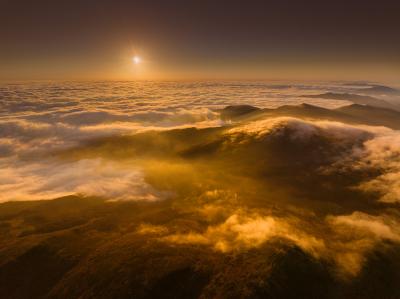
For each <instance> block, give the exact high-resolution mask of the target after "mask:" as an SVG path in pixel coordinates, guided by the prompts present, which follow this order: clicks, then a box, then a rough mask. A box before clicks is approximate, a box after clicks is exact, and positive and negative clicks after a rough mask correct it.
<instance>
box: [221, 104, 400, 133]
mask: <svg viewBox="0 0 400 299" xmlns="http://www.w3.org/2000/svg"><path fill="white" fill-rule="evenodd" d="M230 109H234V108H233V107H231V108H230ZM247 111H248V112H247V113H245V110H242V113H241V114H240V115H239V116H233V115H231V117H230V119H231V120H243V119H248V120H254V119H258V118H263V117H277V116H291V117H298V118H311V119H319V120H331V121H340V122H344V123H349V124H364V125H371V126H376V125H380V126H386V127H388V128H392V129H396V130H398V129H400V111H397V110H392V109H388V108H381V107H374V106H370V105H360V104H352V105H349V106H344V107H340V108H337V109H327V108H322V107H318V106H314V105H310V104H301V105H294V106H291V105H285V106H281V107H279V108H276V109H261V110H256V109H249V108H247ZM226 117H227V116H226Z"/></svg>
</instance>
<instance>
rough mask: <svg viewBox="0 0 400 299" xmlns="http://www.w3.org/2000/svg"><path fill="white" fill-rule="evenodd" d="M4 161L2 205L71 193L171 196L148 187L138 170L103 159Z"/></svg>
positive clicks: (117, 196) (121, 197)
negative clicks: (30, 161)
mask: <svg viewBox="0 0 400 299" xmlns="http://www.w3.org/2000/svg"><path fill="white" fill-rule="evenodd" d="M1 162H2V165H1V168H0V202H4V201H9V200H43V199H53V198H57V197H61V196H66V195H71V194H82V195H85V196H101V197H104V198H106V199H110V200H145V201H156V200H160V199H164V198H165V197H166V196H168V194H167V193H164V192H160V191H157V190H156V189H154V188H153V187H151V186H150V185H149V184H147V183H146V182H145V180H144V178H143V174H142V172H141V171H140V170H139V169H137V168H136V167H134V166H127V165H121V164H118V163H116V162H110V161H105V160H102V159H85V160H79V161H75V162H60V161H51V160H49V161H40V162H35V163H29V164H26V163H21V162H18V161H14V162H13V163H12V162H11V161H6V162H5V161H4V160H2V161H1ZM10 165H11V166H10Z"/></svg>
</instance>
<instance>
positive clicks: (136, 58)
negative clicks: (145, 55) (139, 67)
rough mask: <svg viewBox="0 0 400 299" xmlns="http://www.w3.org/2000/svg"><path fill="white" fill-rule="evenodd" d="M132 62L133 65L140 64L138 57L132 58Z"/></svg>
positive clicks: (140, 60)
mask: <svg viewBox="0 0 400 299" xmlns="http://www.w3.org/2000/svg"><path fill="white" fill-rule="evenodd" d="M132 61H133V63H134V64H139V63H141V62H142V59H141V58H140V57H139V56H133V57H132Z"/></svg>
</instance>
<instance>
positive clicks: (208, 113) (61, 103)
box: [0, 82, 391, 202]
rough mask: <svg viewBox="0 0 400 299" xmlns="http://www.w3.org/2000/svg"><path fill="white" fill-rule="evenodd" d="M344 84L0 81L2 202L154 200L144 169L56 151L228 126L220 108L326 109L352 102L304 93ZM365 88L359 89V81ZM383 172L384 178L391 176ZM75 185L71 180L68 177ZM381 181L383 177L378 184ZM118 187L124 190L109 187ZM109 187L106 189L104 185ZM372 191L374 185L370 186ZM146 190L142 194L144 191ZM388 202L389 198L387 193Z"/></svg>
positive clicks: (351, 87) (343, 88)
mask: <svg viewBox="0 0 400 299" xmlns="http://www.w3.org/2000/svg"><path fill="white" fill-rule="evenodd" d="M357 84H358V83H355V85H344V84H341V83H308V84H303V83H302V84H300V83H291V84H280V83H279V84H274V83H251V82H197V83H177V82H158V83H157V82H79V83H78V82H64V83H43V82H32V83H13V84H2V85H0V165H1V168H0V178H2V179H1V180H0V202H4V201H10V200H37V199H50V198H54V197H58V196H62V195H66V194H73V193H82V194H90V195H100V196H106V197H110V198H130V199H133V198H137V199H143V198H151V199H153V197H156V196H157V195H154V194H155V193H157V192H155V191H154V192H153V191H151V192H150V191H149V190H150V189H151V188H150V187H149V186H147V185H146V184H145V183H144V182H143V178H142V177H141V174H140V173H141V171H140V169H138V168H135V167H134V165H131V166H130V167H131V169H132V171H133V172H129V171H126V170H123V169H119V168H118V167H117V166H115V165H114V166H111V165H110V163H111V162H107V161H99V160H98V159H97V160H96V159H93V160H90V159H89V160H85V161H74V162H68V161H59V160H57V159H55V158H53V156H52V153H53V152H54V151H56V150H60V149H65V148H70V147H74V146H77V145H80V144H82V143H84V142H86V141H88V140H92V139H95V138H99V137H105V136H116V135H126V134H134V133H137V132H142V131H146V130H169V129H174V128H185V127H193V126H194V127H215V126H221V125H224V122H223V121H221V119H220V117H219V113H218V110H219V109H222V108H224V107H225V106H227V105H236V104H249V105H254V106H257V107H260V108H263V107H269V108H274V107H278V106H282V105H295V104H299V103H303V102H307V103H310V104H314V105H319V106H323V107H328V108H335V107H340V106H343V105H346V104H349V102H347V101H339V100H327V99H318V98H309V99H305V98H302V97H301V96H302V95H307V94H318V93H321V92H349V91H353V90H354V89H355V88H359V87H357ZM361 87H362V86H361ZM389 179H390V178H388V177H381V178H380V180H385V181H387V180H389ZM66 181H68V182H70V183H68V184H66V183H64V182H66ZM376 183H377V184H378V182H376ZM113 184H115V186H118V190H119V191H115V190H112V189H114V188H113V187H111V186H112V185H113ZM107 186H109V187H107ZM365 187H366V188H374V183H373V182H372V183H371V184H370V185H368V186H365ZM143 188H144V190H145V192H144V193H145V195H144V193H143V192H142V191H140V189H143ZM386 200H391V199H390V196H389V197H387V198H386Z"/></svg>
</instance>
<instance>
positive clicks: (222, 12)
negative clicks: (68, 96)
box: [0, 0, 400, 80]
mask: <svg viewBox="0 0 400 299" xmlns="http://www.w3.org/2000/svg"><path fill="white" fill-rule="evenodd" d="M399 13H400V1H387V0H383V1H365V0H364V1H357V0H356V1H354V0H353V1H352V0H347V1H344V0H339V1H321V0H320V1H294V0H291V1H290V0H279V1H278V0H276V1H269V0H265V1H254V0H249V1H234V0H231V1H216V0H214V1H208V0H202V1H177V0H169V1H166V0H154V1H149V0H147V1H134V0H132V1H128V0H125V1H124V0H112V1H111V0H109V1H105V0H70V1H61V0H58V1H55V0H52V1H50V0H36V1H32V0H29V1H28V0H0V65H1V69H0V78H1V79H3V80H4V79H6V80H13V79H63V78H65V79H191V78H199V79H214V78H226V79H231V78H233V79H269V78H275V79H280V78H281V79H289V78H290V79H292V78H297V79H304V78H306V79H318V78H325V77H332V78H336V79H356V78H357V79H372V80H378V79H382V80H396V78H398V77H400V55H399V53H400V33H399V32H400V18H399ZM134 55H138V56H140V57H141V58H142V60H143V62H142V63H141V64H139V65H136V66H135V65H133V63H132V56H134ZM396 76H397V77H396Z"/></svg>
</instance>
